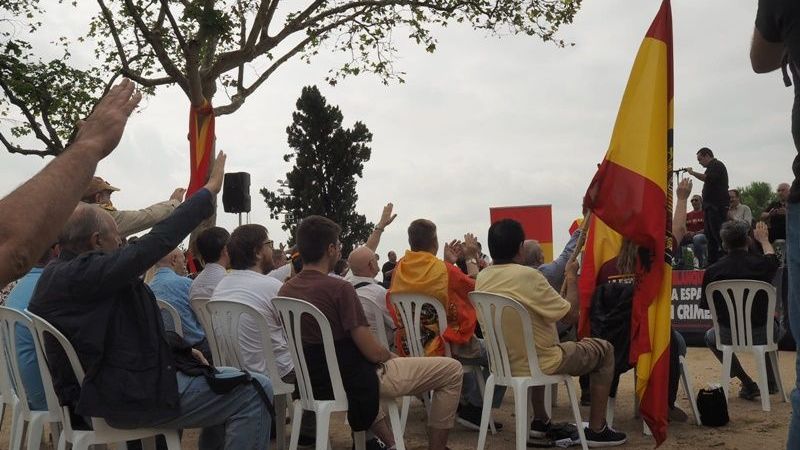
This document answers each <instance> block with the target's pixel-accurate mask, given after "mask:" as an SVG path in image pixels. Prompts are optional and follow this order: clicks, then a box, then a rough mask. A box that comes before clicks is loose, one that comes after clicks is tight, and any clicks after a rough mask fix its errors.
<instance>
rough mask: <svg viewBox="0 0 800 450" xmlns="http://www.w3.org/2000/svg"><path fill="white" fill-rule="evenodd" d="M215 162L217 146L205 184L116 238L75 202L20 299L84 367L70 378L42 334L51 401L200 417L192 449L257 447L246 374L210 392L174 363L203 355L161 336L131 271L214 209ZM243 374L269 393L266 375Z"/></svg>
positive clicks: (107, 223)
mask: <svg viewBox="0 0 800 450" xmlns="http://www.w3.org/2000/svg"><path fill="white" fill-rule="evenodd" d="M224 167H225V154H224V153H222V152H220V153H219V155H218V157H217V160H216V163H215V164H214V169H213V170H212V173H211V176H210V177H209V181H208V183H207V184H206V185H205V187H204V188H202V189H200V190H198V191H197V192H196V193H195V194H194V195H193V196H192V197H191V198H190V199H189V200H187V201H186V202H184V203H183V204H182V205H181V206H179V207H178V208H177V209H176V210H175V211H174V212H173V213H172V214H171V215H170V216H169V217H167V219H165V220H164V221H163V222H161V223H159V224H157V225H156V226H155V227H153V229H152V231H151V232H150V233H148V234H146V235H144V236H142V237H141V238H140V239H138V240H137V241H136V244H135V245H129V246H127V247H122V248H120V244H121V242H122V240H121V238H120V236H119V233H118V232H117V226H116V224H115V223H114V219H113V218H112V217H111V216H110V215H109V214H108V213H106V212H105V211H103V210H101V209H99V208H94V207H92V206H89V205H79V206H78V208H77V209H76V210H75V212H74V213H73V214H72V216H71V217H70V218H69V220H68V221H67V224H66V225H65V226H64V228H63V230H62V232H61V235H60V238H59V244H60V245H61V255H60V256H59V258H58V260H56V261H53V262H52V263H50V264H49V265H48V266H47V267H45V269H44V271H43V272H42V276H41V278H40V279H39V283H38V285H37V286H36V290H35V292H34V294H33V298H32V299H31V303H30V306H29V307H28V309H29V310H30V311H31V312H32V313H34V314H37V315H39V316H41V317H42V318H44V319H45V320H47V321H49V322H50V323H51V324H53V326H55V327H56V328H57V329H58V330H59V331H61V332H62V333H64V335H65V336H66V337H67V339H69V341H70V342H71V344H72V346H73V347H74V348H75V351H76V352H77V354H78V358H79V359H80V362H81V364H82V365H83V368H84V369H85V371H86V374H87V377H86V378H85V379H84V380H83V384H82V385H78V384H77V383H76V382H75V378H74V376H73V374H72V370H71V368H70V365H69V363H68V362H67V361H66V360H65V355H64V353H63V352H62V351H60V349H58V348H57V347H53V346H51V345H49V344H46V351H47V355H48V359H49V360H50V361H51V362H52V366H51V370H52V372H53V383H54V385H55V389H56V394H57V395H58V397H59V401H60V403H61V404H62V405H67V406H69V407H70V408H71V409H72V410H73V411H74V412H75V414H76V415H77V416H83V417H100V418H104V419H106V420H107V421H108V422H109V423H110V424H111V425H112V426H114V427H117V428H140V427H147V428H161V429H179V428H197V427H203V431H202V433H201V434H200V442H199V448H201V449H212V448H215V449H216V448H226V449H255V448H258V449H264V448H267V444H268V442H269V433H270V428H269V423H270V415H269V412H268V407H267V405H265V402H264V401H263V400H262V398H261V397H260V395H259V394H258V392H257V391H256V388H255V387H254V386H253V385H252V384H250V383H247V384H241V385H238V386H235V387H234V388H233V389H232V390H230V391H229V392H228V393H226V394H217V393H215V392H214V391H212V390H211V387H210V386H209V385H208V383H207V381H206V379H205V377H203V376H192V375H188V374H185V373H183V372H181V371H179V370H177V371H176V368H175V367H176V361H183V362H186V361H187V358H192V357H194V358H196V359H197V361H200V362H201V363H202V362H204V358H203V357H202V354H201V353H200V352H199V351H197V350H192V351H191V355H189V354H188V351H187V350H186V347H185V344H184V343H182V342H179V341H180V339H179V338H178V336H177V335H175V334H174V333H169V336H168V333H166V332H165V331H164V326H163V323H162V321H161V316H160V315H159V312H158V307H157V306H156V299H155V296H154V295H153V292H152V291H151V290H150V289H149V288H148V287H147V286H146V285H145V284H144V283H143V282H142V281H141V280H140V278H139V277H140V276H141V275H142V274H143V273H144V272H145V271H146V270H147V268H148V267H150V266H152V265H153V264H155V263H156V262H157V261H159V260H161V258H163V257H164V256H165V255H167V254H168V253H169V252H170V251H171V250H172V249H174V248H175V247H176V246H177V245H178V244H179V243H180V242H181V241H182V240H183V239H184V238H186V236H188V235H189V233H190V232H191V231H192V230H193V229H195V228H196V227H197V226H198V225H199V224H200V223H201V222H202V221H203V220H205V219H206V218H208V217H210V216H211V215H212V214H213V213H214V195H216V194H218V193H219V191H220V189H221V187H222V177H223V173H224ZM168 337H170V341H173V342H174V343H175V345H174V346H171V345H170V343H169V342H168ZM253 378H255V379H256V380H258V381H259V382H260V383H261V385H262V386H263V387H264V390H265V391H266V392H267V394H268V395H269V396H270V397H271V396H272V387H271V386H270V382H269V379H267V378H266V377H264V376H262V375H259V374H253Z"/></svg>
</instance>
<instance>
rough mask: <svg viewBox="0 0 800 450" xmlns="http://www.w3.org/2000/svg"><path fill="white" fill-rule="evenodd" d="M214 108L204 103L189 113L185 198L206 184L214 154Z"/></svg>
mask: <svg viewBox="0 0 800 450" xmlns="http://www.w3.org/2000/svg"><path fill="white" fill-rule="evenodd" d="M214 139H215V137H214V108H213V107H212V106H211V103H209V102H207V101H204V102H203V104H202V105H200V106H194V105H192V107H191V110H190V111H189V164H190V166H189V187H188V188H187V189H186V198H189V196H191V195H192V194H194V193H195V192H196V191H197V190H198V189H200V188H201V187H203V186H204V185H205V184H206V181H207V179H208V170H209V167H210V166H211V158H212V157H213V153H214Z"/></svg>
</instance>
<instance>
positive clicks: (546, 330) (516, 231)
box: [475, 219, 627, 447]
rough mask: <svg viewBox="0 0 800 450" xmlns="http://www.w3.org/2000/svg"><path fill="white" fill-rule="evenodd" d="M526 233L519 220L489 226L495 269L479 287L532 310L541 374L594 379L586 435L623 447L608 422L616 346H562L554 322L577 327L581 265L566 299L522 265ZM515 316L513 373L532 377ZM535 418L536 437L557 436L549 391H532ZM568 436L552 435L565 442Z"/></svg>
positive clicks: (507, 320)
mask: <svg viewBox="0 0 800 450" xmlns="http://www.w3.org/2000/svg"><path fill="white" fill-rule="evenodd" d="M524 242H525V232H524V231H523V229H522V225H520V223H519V222H517V221H515V220H512V219H504V220H501V221H499V222H495V223H494V224H492V226H491V227H490V228H489V253H490V254H491V256H492V259H493V260H494V265H492V266H490V267H487V268H486V269H484V270H483V271H482V272H481V273H480V274H479V275H478V280H477V282H476V285H475V288H476V289H477V290H479V291H487V292H492V293H495V294H500V295H504V296H507V297H511V298H513V299H515V300H517V301H518V302H520V303H521V304H522V305H523V306H525V307H526V308H527V309H528V310H529V314H530V320H531V323H532V325H533V333H534V340H535V341H536V353H537V355H538V357H539V366H540V368H541V369H542V372H544V373H545V374H548V375H554V374H567V375H572V376H580V375H586V374H589V376H590V377H591V391H592V403H591V407H590V410H589V427H587V428H586V429H585V430H584V432H585V434H586V440H587V442H588V444H589V446H590V447H608V446H612V445H620V444H622V443H624V442H625V441H626V439H627V437H626V436H625V434H624V433H620V432H617V431H614V430H613V429H611V428H610V427H609V426H608V425H607V424H606V421H605V417H606V403H607V402H608V395H609V392H610V390H611V382H612V378H613V376H614V347H612V346H611V344H609V343H608V342H607V341H604V340H602V339H594V338H584V339H581V340H580V341H578V342H562V343H557V342H556V339H555V331H556V327H555V323H556V322H557V321H559V320H561V321H564V322H567V323H573V324H574V323H577V321H578V314H579V310H580V306H579V301H578V275H577V271H578V267H577V263H576V262H574V261H573V262H571V263H570V264H569V265H568V266H567V269H566V275H565V276H566V281H567V299H564V298H562V297H561V296H560V295H559V294H558V292H556V291H555V290H554V289H553V288H552V287H551V286H550V284H549V283H548V281H547V279H546V278H545V277H544V276H543V275H542V274H541V273H540V272H539V271H538V270H536V269H533V268H530V267H526V266H524V265H522V262H523V261H524V258H523V246H524ZM519 330H520V322H519V319H518V318H517V317H516V314H514V313H512V312H511V311H508V312H505V313H504V317H503V333H504V336H505V340H506V345H507V348H508V355H509V361H510V363H511V372H512V374H513V375H514V376H528V375H530V371H529V368H528V358H527V345H528V343H527V342H524V340H523V339H522V334H521V333H520V332H519ZM531 400H532V402H533V415H534V420H533V423H532V424H531V436H533V437H541V436H544V435H546V434H548V433H550V434H551V435H552V433H554V432H556V430H554V429H553V428H554V426H553V425H552V424H551V422H550V417H548V415H547V412H546V411H545V407H544V387H534V388H532V389H531ZM558 428H559V429H558V430H557V431H558V432H559V433H564V432H566V433H564V434H566V435H567V436H569V435H571V434H573V433H571V432H570V430H569V429H568V428H567V429H565V427H563V426H560V427H558ZM561 437H564V436H563V435H558V436H553V438H561Z"/></svg>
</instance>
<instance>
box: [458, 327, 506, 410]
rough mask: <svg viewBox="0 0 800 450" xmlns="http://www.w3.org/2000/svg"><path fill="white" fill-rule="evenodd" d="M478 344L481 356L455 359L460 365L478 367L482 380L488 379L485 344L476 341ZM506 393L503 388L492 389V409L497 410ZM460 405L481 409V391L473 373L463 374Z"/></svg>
mask: <svg viewBox="0 0 800 450" xmlns="http://www.w3.org/2000/svg"><path fill="white" fill-rule="evenodd" d="M478 342H479V343H480V346H481V354H480V356H479V357H477V358H470V359H466V358H456V359H458V360H459V361H460V362H461V363H462V364H465V365H479V366H481V369H482V371H483V379H484V380H485V379H487V378H489V355H488V354H487V352H486V344H484V342H483V339H478ZM505 393H506V387H505V386H499V385H495V387H494V396H493V397H492V408H499V407H500V404H501V403H503V396H504V395H505ZM461 400H462V401H461V403H463V404H468V405H472V406H476V407H478V408H482V407H483V396H482V395H481V389H480V386H479V385H478V378H477V376H476V374H475V372H469V373H465V374H464V380H463V382H462V383H461Z"/></svg>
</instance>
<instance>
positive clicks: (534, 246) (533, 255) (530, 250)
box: [522, 229, 581, 292]
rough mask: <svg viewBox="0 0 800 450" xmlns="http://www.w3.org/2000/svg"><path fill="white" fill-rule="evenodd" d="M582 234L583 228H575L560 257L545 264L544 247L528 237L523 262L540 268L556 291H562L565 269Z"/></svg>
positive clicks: (523, 251)
mask: <svg viewBox="0 0 800 450" xmlns="http://www.w3.org/2000/svg"><path fill="white" fill-rule="evenodd" d="M580 236H581V230H580V229H577V230H575V232H574V233H572V236H570V238H569V241H567V245H566V246H564V250H563V251H562V252H561V254H560V255H559V256H558V258H557V259H556V260H555V261H553V262H550V263H547V264H544V253H542V247H541V246H540V245H539V241H537V240H535V239H528V240H526V241H525V242H524V243H523V244H522V255H523V258H524V259H523V263H522V264H523V265H525V266H528V267H533V268H534V269H538V270H539V272H541V273H542V275H544V277H545V278H547V281H548V282H549V283H550V286H552V287H553V289H555V290H556V292H561V285H562V284H564V270H565V269H566V267H567V262H568V261H569V258H570V256H572V253H573V252H574V251H575V245H577V243H578V238H580Z"/></svg>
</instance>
